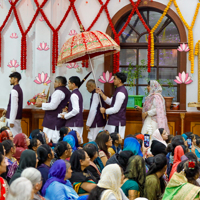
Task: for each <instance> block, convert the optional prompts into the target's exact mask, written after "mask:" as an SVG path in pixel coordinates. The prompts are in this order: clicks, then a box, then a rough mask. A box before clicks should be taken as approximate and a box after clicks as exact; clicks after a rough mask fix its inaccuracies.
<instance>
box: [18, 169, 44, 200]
mask: <svg viewBox="0 0 200 200" xmlns="http://www.w3.org/2000/svg"><path fill="white" fill-rule="evenodd" d="M21 177H25V178H27V179H28V180H30V181H31V183H32V184H33V190H34V198H33V200H45V198H44V197H42V196H41V195H39V193H38V192H39V191H40V189H41V187H42V175H41V173H40V171H39V170H37V169H35V168H33V167H28V168H26V169H24V170H23V171H22V174H21Z"/></svg>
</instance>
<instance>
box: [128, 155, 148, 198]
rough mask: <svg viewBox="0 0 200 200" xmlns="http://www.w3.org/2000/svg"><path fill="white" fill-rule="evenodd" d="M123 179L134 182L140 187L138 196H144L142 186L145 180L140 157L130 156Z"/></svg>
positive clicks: (142, 161) (144, 169)
mask: <svg viewBox="0 0 200 200" xmlns="http://www.w3.org/2000/svg"><path fill="white" fill-rule="evenodd" d="M125 177H126V178H128V179H132V180H134V181H136V182H137V183H138V185H139V187H140V194H141V196H143V194H144V185H145V180H146V168H145V162H144V160H143V158H142V157H141V156H132V157H131V158H130V159H129V161H128V165H127V168H126V171H125Z"/></svg>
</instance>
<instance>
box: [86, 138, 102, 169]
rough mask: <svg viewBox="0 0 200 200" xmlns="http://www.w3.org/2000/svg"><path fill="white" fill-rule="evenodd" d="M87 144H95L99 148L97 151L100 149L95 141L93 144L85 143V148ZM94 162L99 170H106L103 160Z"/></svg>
mask: <svg viewBox="0 0 200 200" xmlns="http://www.w3.org/2000/svg"><path fill="white" fill-rule="evenodd" d="M86 144H94V145H95V146H96V147H97V149H99V147H98V145H97V143H96V142H95V141H91V142H88V143H85V144H84V145H83V147H84V146H85V145H86ZM93 162H94V163H95V165H96V166H97V168H98V170H99V171H100V172H101V171H102V170H103V168H104V165H103V163H102V161H101V158H99V157H97V158H96V159H94V161H93Z"/></svg>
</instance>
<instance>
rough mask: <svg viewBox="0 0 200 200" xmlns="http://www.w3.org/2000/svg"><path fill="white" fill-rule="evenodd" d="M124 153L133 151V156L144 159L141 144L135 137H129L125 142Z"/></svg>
mask: <svg viewBox="0 0 200 200" xmlns="http://www.w3.org/2000/svg"><path fill="white" fill-rule="evenodd" d="M123 151H131V152H132V153H133V155H139V156H142V157H143V154H142V152H141V146H140V143H139V142H138V141H137V139H135V138H133V137H128V138H126V139H125V140H124V149H123Z"/></svg>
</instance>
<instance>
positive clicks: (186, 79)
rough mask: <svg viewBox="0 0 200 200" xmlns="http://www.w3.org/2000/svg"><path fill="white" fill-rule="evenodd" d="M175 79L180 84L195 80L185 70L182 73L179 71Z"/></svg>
mask: <svg viewBox="0 0 200 200" xmlns="http://www.w3.org/2000/svg"><path fill="white" fill-rule="evenodd" d="M174 81H175V82H176V83H178V84H182V83H185V84H190V83H192V82H193V80H191V77H190V76H189V74H188V73H185V72H184V71H183V72H182V73H179V74H178V76H176V79H175V80H174Z"/></svg>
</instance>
